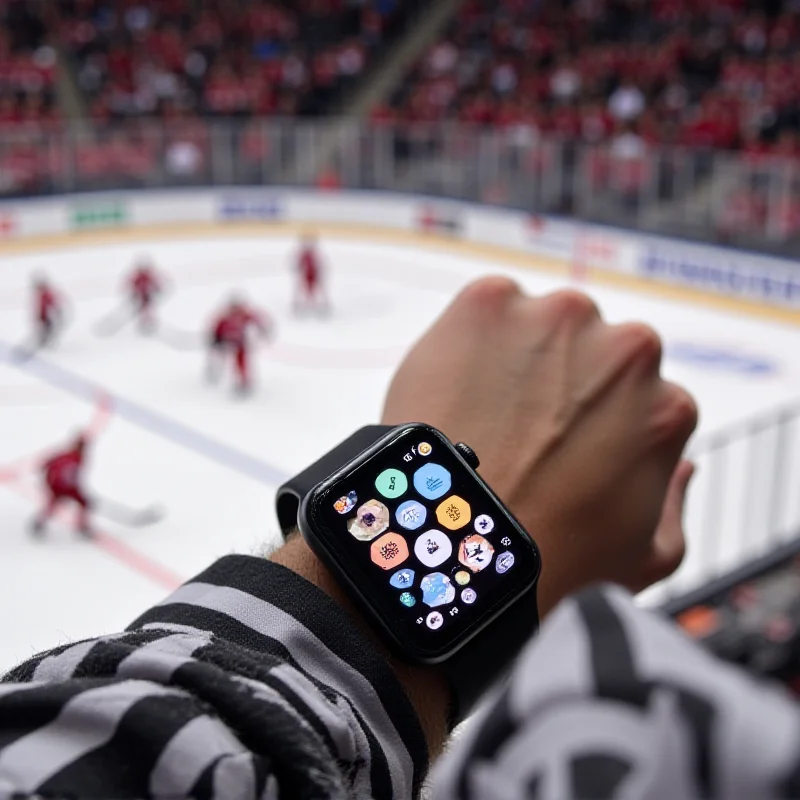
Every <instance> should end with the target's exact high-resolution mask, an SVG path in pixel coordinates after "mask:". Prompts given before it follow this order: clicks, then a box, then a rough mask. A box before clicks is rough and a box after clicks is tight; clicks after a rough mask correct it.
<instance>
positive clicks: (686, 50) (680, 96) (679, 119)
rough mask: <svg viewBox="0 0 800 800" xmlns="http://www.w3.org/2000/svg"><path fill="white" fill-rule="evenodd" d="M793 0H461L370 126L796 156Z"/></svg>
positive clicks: (798, 92) (797, 67)
mask: <svg viewBox="0 0 800 800" xmlns="http://www.w3.org/2000/svg"><path fill="white" fill-rule="evenodd" d="M796 5H797V4H796V3H794V0H774V2H772V1H770V2H763V1H762V0H651V1H650V2H634V1H633V0H574V1H573V2H561V1H560V0H542V2H538V3H528V2H524V0H466V2H465V4H464V5H463V6H462V7H461V9H460V11H459V13H458V15H457V18H456V20H455V22H454V23H453V25H452V27H451V29H450V30H449V32H448V34H447V35H446V36H445V37H443V38H442V39H441V40H440V41H438V42H437V43H436V44H435V45H434V46H433V47H432V48H431V49H430V51H429V52H428V53H427V54H426V55H425V57H424V58H423V59H422V61H421V63H419V64H418V65H417V67H416V68H415V70H414V73H413V75H412V76H411V79H410V80H409V81H407V82H406V84H405V85H404V86H403V87H402V89H401V91H400V92H399V93H398V94H397V96H396V97H395V98H394V99H393V102H392V103H391V104H390V105H387V106H385V107H382V108H379V109H377V110H376V112H375V119H376V120H379V121H385V120H401V121H419V122H431V121H439V120H441V119H455V120H458V121H461V122H465V123H473V124H478V125H493V126H500V127H502V128H504V129H510V130H512V131H514V132H515V134H516V135H517V136H520V137H528V138H529V139H531V140H534V139H536V137H538V136H541V135H542V134H557V135H558V136H560V137H562V138H564V139H572V140H580V141H582V142H589V143H597V142H604V141H613V139H614V137H615V136H616V135H618V134H619V133H620V132H621V131H623V130H624V131H625V133H626V134H631V133H633V134H635V135H636V136H638V137H639V138H640V139H641V141H642V143H643V144H644V145H647V144H654V143H659V144H681V145H688V146H692V147H714V148H725V149H732V148H743V149H748V150H751V149H753V150H755V151H757V152H759V153H761V152H773V151H774V152H780V153H785V152H786V149H787V143H786V141H785V140H782V141H781V143H780V144H779V143H778V141H779V133H780V132H782V131H784V130H788V131H791V133H792V148H791V150H792V154H793V155H794V154H795V152H796V149H797V144H798V142H797V137H796V132H797V130H798V117H799V116H800V45H798V43H800V17H798V15H797V8H796V7H795V6H796Z"/></svg>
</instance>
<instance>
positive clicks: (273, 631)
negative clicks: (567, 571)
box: [0, 556, 800, 800]
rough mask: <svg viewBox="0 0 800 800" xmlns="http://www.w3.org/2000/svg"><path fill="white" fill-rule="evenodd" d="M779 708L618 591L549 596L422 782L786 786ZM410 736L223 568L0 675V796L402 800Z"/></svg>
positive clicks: (785, 726) (330, 656)
mask: <svg viewBox="0 0 800 800" xmlns="http://www.w3.org/2000/svg"><path fill="white" fill-rule="evenodd" d="M798 753H800V715H798V712H797V709H796V708H795V706H794V704H793V703H792V702H791V701H790V700H789V699H788V698H787V697H786V696H785V695H784V694H783V693H782V692H780V691H778V690H777V689H774V688H770V687H766V686H763V685H758V684H756V683H755V682H753V681H751V680H750V679H749V678H747V677H746V676H744V675H743V674H742V673H740V672H738V671H736V670H735V669H733V668H730V667H727V666H723V665H721V664H720V663H718V662H716V661H714V660H713V659H712V658H711V657H709V656H708V655H706V654H705V653H704V652H703V651H701V650H700V649H699V648H698V647H697V646H696V645H694V644H693V643H692V642H690V641H689V640H688V639H686V638H684V636H683V635H682V634H681V633H679V632H678V631H677V630H676V629H675V628H673V627H672V626H671V625H669V624H668V623H666V622H664V621H662V620H660V619H658V618H656V617H654V616H652V615H649V614H646V613H645V612H642V611H640V610H638V609H636V607H635V606H634V605H633V603H632V602H631V599H630V597H629V596H628V595H626V594H625V593H624V592H622V591H620V590H617V589H612V588H607V587H606V588H602V589H593V590H589V591H587V592H584V593H582V594H580V595H578V596H577V597H576V598H574V599H571V600H568V601H566V602H565V603H563V604H562V605H561V606H560V607H559V608H558V609H557V610H556V611H555V612H554V613H553V614H552V615H551V617H550V618H549V619H548V621H547V623H546V624H545V626H544V627H543V629H542V632H541V634H540V636H539V637H538V638H537V639H536V640H535V641H533V642H531V643H530V644H529V645H528V646H527V647H526V649H525V650H524V652H523V653H522V655H521V657H520V659H519V661H518V663H517V666H516V667H515V670H514V673H513V674H512V676H511V677H510V679H509V680H508V682H507V683H506V684H505V685H504V686H503V687H502V688H498V689H496V690H495V692H494V695H493V696H492V698H491V699H490V701H488V702H487V704H486V706H485V707H484V709H482V710H481V711H480V712H479V714H478V715H477V716H476V718H475V720H473V722H472V723H471V724H470V725H468V726H467V730H466V732H465V734H464V735H463V736H462V737H461V738H460V739H459V740H458V742H457V743H456V744H455V746H454V747H453V748H452V749H451V750H450V752H449V753H448V754H447V755H446V756H445V757H444V758H443V759H442V760H441V761H440V763H439V764H437V766H436V767H435V769H434V771H433V781H432V792H433V795H434V797H435V798H436V800H455V798H459V800H461V799H462V798H463V800H466V799H467V798H475V800H484V799H485V800H492V799H494V798H496V799H497V800H501V799H502V800H511V798H531V799H533V798H558V799H559V800H561V798H569V797H586V798H602V797H608V798H611V797H621V798H622V797H625V798H628V797H631V798H634V797H635V798H639V797H642V798H645V797H652V798H665V797H670V798H673V797H674V798H677V797H698V798H699V797H712V796H713V797H732V798H733V797H742V798H751V797H759V798H760V797H771V796H779V795H784V796H800V766H798V758H797V754H798ZM426 771H427V756H426V749H425V740H424V736H423V733H422V730H421V728H420V725H419V722H418V720H417V718H416V715H415V713H414V710H413V708H412V706H411V704H410V703H409V701H408V699H407V697H406V695H405V693H404V691H403V689H402V687H401V685H400V683H399V682H398V681H397V679H396V677H395V675H394V673H393V672H392V671H391V669H390V668H389V666H388V665H387V664H386V662H385V660H384V659H383V658H382V657H381V656H380V654H379V653H378V652H377V651H376V650H375V649H374V648H373V647H372V646H371V645H370V643H369V642H368V641H367V640H366V639H365V638H364V636H363V634H361V633H360V632H359V630H358V629H357V628H356V627H355V625H354V624H353V622H352V621H351V620H350V618H349V617H348V616H347V614H346V613H345V612H344V611H343V610H342V609H341V608H339V606H337V605H336V604H335V603H334V602H333V601H332V600H331V599H330V598H329V597H328V596H327V595H325V594H324V593H322V592H321V591H320V590H318V589H317V588H316V587H314V586H312V585H311V584H309V583H307V582H306V581H304V580H303V579H301V578H300V577H298V576H297V575H295V574H294V573H292V572H291V571H289V570H287V569H285V568H283V567H281V566H278V565H276V564H272V563H270V562H268V561H265V560H263V559H257V558H252V557H248V556H228V557H226V558H223V559H221V560H220V561H218V562H217V563H216V564H214V565H213V566H211V567H210V568H209V569H208V570H206V571H205V572H203V573H201V574H200V575H199V576H197V577H196V578H195V579H194V580H192V581H190V582H189V583H187V584H185V585H184V586H182V587H181V588H179V589H178V590H177V591H176V592H175V593H173V594H172V595H171V596H170V597H168V598H167V599H166V600H164V601H163V602H162V603H161V604H159V605H158V606H156V607H155V608H153V609H151V610H149V611H147V612H146V613H145V614H143V615H142V616H141V617H140V618H139V619H138V620H136V621H135V622H134V623H133V624H132V625H131V626H130V627H129V628H128V629H127V630H126V631H125V632H123V633H120V634H114V635H110V636H104V637H100V638H97V639H92V640H88V641H84V642H78V643H75V644H71V645H66V646H62V647H58V648H56V649H54V650H51V651H49V652H47V653H44V654H41V655H39V656H37V657H35V658H33V659H31V660H30V661H28V662H26V663H24V664H22V665H21V666H19V667H17V668H16V669H14V670H12V671H11V672H10V673H9V674H8V675H6V676H5V677H4V679H3V681H2V682H0V798H3V799H4V798H15V797H26V796H34V795H35V796H40V797H47V798H61V797H70V798H74V797H80V798H144V797H147V798H159V799H163V800H181V798H220V799H222V798H224V799H225V800H240V799H241V800H250V798H254V799H255V798H263V799H264V800H267V799H270V800H272V799H273V798H274V799H275V800H277V798H293V799H294V798H297V799H302V798H313V799H314V800H323V799H324V798H358V799H359V800H361V798H378V799H379V800H383V798H387V799H389V798H397V799H398V800H404V799H405V798H412V797H414V796H416V795H417V794H418V792H419V790H420V786H421V782H422V779H423V777H424V776H425V773H426Z"/></svg>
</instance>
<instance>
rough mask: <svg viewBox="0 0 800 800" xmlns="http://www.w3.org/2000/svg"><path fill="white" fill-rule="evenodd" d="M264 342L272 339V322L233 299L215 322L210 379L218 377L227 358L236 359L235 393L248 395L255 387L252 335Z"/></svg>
mask: <svg viewBox="0 0 800 800" xmlns="http://www.w3.org/2000/svg"><path fill="white" fill-rule="evenodd" d="M252 331H255V332H256V333H257V334H258V336H259V337H260V338H261V339H267V338H269V335H270V332H271V322H270V320H269V318H268V317H267V315H266V314H264V313H263V312H259V311H256V310H255V309H253V308H251V307H249V306H248V305H247V303H245V302H244V301H243V300H241V299H240V298H238V297H234V298H233V299H232V300H231V302H230V304H229V305H228V307H227V308H226V309H225V310H224V311H223V312H222V314H220V315H219V316H218V317H217V318H216V319H215V321H214V324H213V327H212V331H211V341H210V352H209V361H208V373H207V374H208V379H209V380H210V381H212V382H213V381H216V380H217V379H218V378H219V375H220V371H221V369H222V366H223V363H224V360H225V358H226V356H227V355H232V356H233V362H234V369H235V373H236V390H237V391H238V392H239V393H240V394H246V393H247V392H249V391H250V389H251V388H252V383H251V380H250V358H249V356H250V347H251V338H250V337H251V332H252Z"/></svg>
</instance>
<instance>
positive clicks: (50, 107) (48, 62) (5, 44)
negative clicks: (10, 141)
mask: <svg viewBox="0 0 800 800" xmlns="http://www.w3.org/2000/svg"><path fill="white" fill-rule="evenodd" d="M50 12H51V7H50V5H49V4H48V3H30V2H25V0H5V2H3V3H0V132H2V133H5V134H7V133H9V132H12V131H21V132H22V134H23V135H29V134H30V133H31V132H32V131H34V132H35V131H37V130H39V129H40V128H41V127H47V126H50V125H52V124H53V123H55V122H57V121H58V112H57V107H56V102H55V66H56V51H55V49H54V48H53V46H52V41H51V39H52V37H53V34H54V31H53V28H52V14H51V13H50Z"/></svg>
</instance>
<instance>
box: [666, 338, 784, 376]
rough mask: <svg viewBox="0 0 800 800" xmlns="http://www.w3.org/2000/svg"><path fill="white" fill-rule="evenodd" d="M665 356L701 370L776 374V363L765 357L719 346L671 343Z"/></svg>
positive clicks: (757, 374) (756, 374)
mask: <svg viewBox="0 0 800 800" xmlns="http://www.w3.org/2000/svg"><path fill="white" fill-rule="evenodd" d="M666 356H667V358H669V359H673V360H675V361H680V362H683V363H686V364H691V365H692V366H697V367H701V368H702V369H709V368H710V369H719V370H723V371H725V372H737V373H740V374H744V375H753V376H759V375H774V374H775V373H777V372H778V365H777V363H776V362H775V361H773V360H771V359H769V358H767V357H766V356H759V355H754V354H753V353H744V352H741V351H739V350H736V349H735V348H732V347H724V346H720V345H709V344H699V343H697V342H672V343H671V344H669V345H667V348H666Z"/></svg>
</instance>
